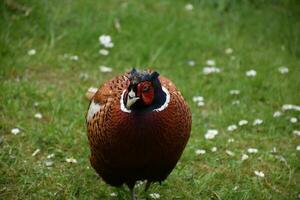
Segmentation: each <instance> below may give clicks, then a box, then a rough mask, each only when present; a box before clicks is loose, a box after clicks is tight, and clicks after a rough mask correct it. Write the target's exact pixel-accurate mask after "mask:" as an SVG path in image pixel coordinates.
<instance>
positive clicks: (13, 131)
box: [11, 128, 21, 135]
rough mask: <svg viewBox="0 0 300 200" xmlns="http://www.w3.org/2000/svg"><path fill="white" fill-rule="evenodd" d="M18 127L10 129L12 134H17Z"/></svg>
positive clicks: (18, 131)
mask: <svg viewBox="0 0 300 200" xmlns="http://www.w3.org/2000/svg"><path fill="white" fill-rule="evenodd" d="M20 132H21V131H20V129H19V128H13V129H11V133H12V134H14V135H18V134H19V133H20Z"/></svg>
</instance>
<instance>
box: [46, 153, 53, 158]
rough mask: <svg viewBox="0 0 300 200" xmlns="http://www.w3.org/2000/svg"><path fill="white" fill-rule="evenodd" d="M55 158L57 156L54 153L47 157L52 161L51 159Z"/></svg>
mask: <svg viewBox="0 0 300 200" xmlns="http://www.w3.org/2000/svg"><path fill="white" fill-rule="evenodd" d="M54 156H55V154H54V153H51V154H49V155H48V156H47V158H48V159H50V158H53V157H54Z"/></svg>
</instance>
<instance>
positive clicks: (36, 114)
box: [34, 113, 43, 119]
mask: <svg viewBox="0 0 300 200" xmlns="http://www.w3.org/2000/svg"><path fill="white" fill-rule="evenodd" d="M34 117H35V118H37V119H42V118H43V115H42V114H41V113H35V114H34Z"/></svg>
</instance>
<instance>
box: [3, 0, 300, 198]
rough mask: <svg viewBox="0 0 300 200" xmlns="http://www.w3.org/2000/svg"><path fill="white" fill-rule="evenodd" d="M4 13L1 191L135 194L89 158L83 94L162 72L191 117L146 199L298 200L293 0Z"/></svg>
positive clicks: (19, 3) (70, 2) (29, 8)
mask: <svg viewBox="0 0 300 200" xmlns="http://www.w3.org/2000/svg"><path fill="white" fill-rule="evenodd" d="M189 3H191V5H192V6H191V5H188V6H187V4H189ZM0 16H1V17H0V83H1V84H0V91H1V96H0V111H1V112H0V199H112V200H113V199H124V200H125V199H129V192H128V191H127V189H126V188H125V187H124V188H113V187H111V186H109V185H106V184H105V183H104V182H103V181H102V180H101V179H100V178H99V177H98V176H97V175H96V173H95V171H94V170H93V169H92V168H91V166H90V164H89V161H88V156H89V148H88V141H87V136H86V124H85V113H86V111H87V107H88V100H87V99H86V97H85V92H86V91H87V89H88V88H89V87H90V86H96V87H97V86H100V85H101V84H102V83H103V82H104V81H106V80H108V79H110V78H112V77H113V76H115V75H118V74H121V73H123V72H125V71H126V70H129V69H131V68H132V67H136V68H137V69H145V68H148V67H150V68H152V69H155V70H156V71H158V72H159V73H160V74H162V75H164V76H167V77H169V78H170V79H171V80H172V81H173V82H174V83H175V84H176V85H177V87H178V88H179V89H180V90H181V92H182V94H183V95H184V97H185V99H186V101H187V102H188V104H189V106H190V108H191V110H192V116H193V126H192V132H191V138H190V140H189V143H188V145H187V147H186V149H185V151H184V153H183V155H182V157H181V159H180V161H179V163H178V164H177V166H176V168H175V169H174V171H173V172H172V173H171V175H170V176H169V177H168V179H167V180H166V181H165V182H163V183H162V185H159V184H154V185H153V186H152V187H151V188H150V190H149V192H147V193H144V192H143V190H142V187H138V189H137V193H138V196H139V198H140V199H153V195H152V197H151V195H150V194H153V193H158V194H159V195H160V198H159V199H178V200H179V199H187V200H189V199H202V200H205V199H216V200H221V199H222V200H228V199H236V200H242V199H243V200H246V199H247V200H248V199H249V200H250V199H275V200H277V199H279V200H281V199H286V200H290V199H297V198H300V196H299V195H300V149H299V148H300V147H299V145H300V137H299V131H300V109H299V106H300V92H299V91H300V4H299V2H298V1H297V0H286V1H283V0H282V1H280V0H272V1H271V0H270V1H264V0H252V1H250V0H244V1H238V0H232V1H230V0H219V1H217V0H202V1H200V0H199V1H196V0H192V1H176V2H175V1H174V0H165V1H150V0H145V1H139V0H132V1H129V0H119V1H104V0H102V1H85V0H76V1H74V0H51V1H47V0H41V1H34V0H4V1H1V2H0ZM101 35H109V36H111V38H112V42H113V44H114V46H113V48H108V51H109V54H108V55H101V54H99V50H100V49H105V48H104V47H103V46H101V44H100V43H99V39H98V38H99V36H101ZM104 52H105V51H104ZM106 53H107V52H106ZM102 54H103V51H102ZM104 54H105V53H104ZM100 66H107V67H110V68H111V69H112V72H110V73H103V72H101V71H100V70H99V67H100ZM206 67H209V68H206ZM250 70H252V71H250ZM249 71H250V72H249ZM209 72H210V73H209ZM247 72H248V73H247ZM207 73H209V74H207ZM247 74H248V76H247ZM249 74H250V75H249ZM251 75H252V76H251ZM232 90H233V91H232ZM195 96H202V97H203V98H204V100H203V101H202V103H199V102H195V101H193V100H195ZM199 99H200V98H199ZM288 104H291V105H295V106H287V105H288ZM297 106H298V107H297ZM39 113H40V114H39ZM274 113H276V114H274ZM258 119H260V120H261V121H260V120H258ZM241 120H246V121H244V122H245V123H246V122H248V124H245V125H242V126H240V125H241V124H240V125H239V122H240V121H241ZM254 122H256V124H255V125H253V123H254ZM15 128H17V129H15ZM13 129H14V130H13ZM17 130H19V131H20V132H19V133H17V132H18V131H17ZM209 130H217V131H209ZM297 130H298V131H297ZM208 131H209V134H206V133H207V132H208ZM12 132H14V133H15V134H13V133H12ZM212 132H213V133H216V132H217V133H218V134H217V135H215V134H212ZM205 136H206V137H205ZM214 136H215V137H214ZM213 137H214V138H213ZM213 147H216V148H213ZM249 151H250V152H249ZM66 159H71V161H73V162H75V161H76V163H72V162H70V160H68V161H69V162H67V161H66ZM72 159H75V160H72Z"/></svg>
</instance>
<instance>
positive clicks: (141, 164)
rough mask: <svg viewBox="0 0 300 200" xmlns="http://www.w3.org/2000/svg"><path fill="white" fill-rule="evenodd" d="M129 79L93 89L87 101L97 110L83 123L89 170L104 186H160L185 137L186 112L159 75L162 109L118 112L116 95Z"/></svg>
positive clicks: (188, 122)
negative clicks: (165, 103) (164, 98)
mask: <svg viewBox="0 0 300 200" xmlns="http://www.w3.org/2000/svg"><path fill="white" fill-rule="evenodd" d="M147 73H149V74H150V73H152V72H151V71H148V72H147ZM129 79H130V73H125V74H124V75H121V76H117V77H115V78H113V79H111V80H109V81H107V82H106V83H104V84H103V85H102V86H101V87H100V88H99V89H98V90H97V92H96V93H95V95H94V96H93V97H92V99H91V102H94V103H95V104H97V105H100V110H99V111H98V112H95V113H92V114H93V115H92V116H90V118H89V119H87V129H88V139H89V144H90V149H91V155H90V162H91V165H92V166H93V168H94V169H95V170H96V171H97V173H98V174H99V175H100V176H101V177H102V178H103V180H104V181H105V182H106V183H108V184H110V185H112V186H120V185H122V184H124V183H125V184H127V185H128V186H129V187H130V188H133V187H134V184H135V182H136V181H137V180H147V181H148V182H149V183H151V182H157V181H158V182H161V181H163V180H165V179H166V177H167V176H168V175H169V174H170V172H171V171H172V170H173V168H174V167H175V165H176V163H177V161H178V160H179V158H180V156H181V154H182V152H183V150H184V148H185V145H186V143H187V141H188V139H189V135H190V130H191V113H190V110H189V108H188V105H187V104H186V102H185V101H184V99H183V97H182V95H181V93H180V92H179V91H178V90H177V89H176V87H175V85H174V84H173V83H172V82H171V81H170V80H168V79H167V78H165V77H162V76H159V77H158V80H159V82H160V83H161V86H163V87H165V88H166V89H167V90H168V91H169V94H170V101H169V103H168V106H167V107H166V108H165V109H163V110H162V111H155V110H150V111H149V110H146V111H143V112H130V113H129V112H124V111H123V110H121V106H120V104H121V101H123V100H122V99H121V95H122V93H123V91H126V90H127V89H128V87H129V84H130V80H129Z"/></svg>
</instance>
